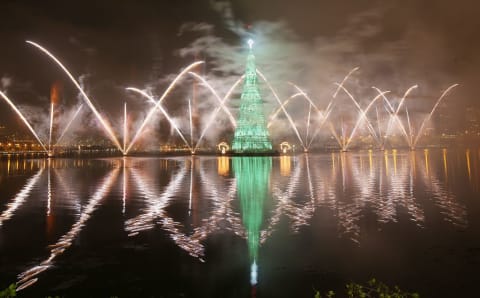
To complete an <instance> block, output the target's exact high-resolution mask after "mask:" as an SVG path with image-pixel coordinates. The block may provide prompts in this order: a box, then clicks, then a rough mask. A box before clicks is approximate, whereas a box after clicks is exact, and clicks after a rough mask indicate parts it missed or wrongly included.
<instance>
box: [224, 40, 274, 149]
mask: <svg viewBox="0 0 480 298" xmlns="http://www.w3.org/2000/svg"><path fill="white" fill-rule="evenodd" d="M252 44H253V41H252V40H249V45H250V49H249V52H248V56H247V66H246V69H245V80H244V83H243V91H242V95H241V97H240V113H239V117H238V121H237V128H236V129H235V135H234V138H233V143H232V150H233V152H235V153H262V152H271V151H272V142H271V141H270V136H269V133H268V130H267V125H266V121H265V116H264V114H263V101H262V96H261V95H260V90H259V89H258V85H257V83H258V79H257V71H256V70H257V69H256V67H255V56H254V55H253V52H252Z"/></svg>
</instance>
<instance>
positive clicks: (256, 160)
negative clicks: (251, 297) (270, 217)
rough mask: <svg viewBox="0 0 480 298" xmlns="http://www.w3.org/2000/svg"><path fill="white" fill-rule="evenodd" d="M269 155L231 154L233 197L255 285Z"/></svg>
mask: <svg viewBox="0 0 480 298" xmlns="http://www.w3.org/2000/svg"><path fill="white" fill-rule="evenodd" d="M271 169H272V158H271V157H234V158H233V171H234V173H235V178H236V180H237V197H238V198H239V200H240V204H241V213H242V222H243V225H244V227H245V230H246V233H247V235H246V236H247V242H248V252H249V255H250V263H251V271H250V283H251V284H252V285H256V284H257V270H258V267H257V266H258V265H257V263H258V248H259V245H260V228H261V226H262V223H263V209H264V204H265V200H266V198H267V196H268V193H269V191H268V190H269V186H270V172H271Z"/></svg>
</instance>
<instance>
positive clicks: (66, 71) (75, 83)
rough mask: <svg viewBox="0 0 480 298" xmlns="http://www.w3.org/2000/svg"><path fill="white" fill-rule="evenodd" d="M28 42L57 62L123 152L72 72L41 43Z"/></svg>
mask: <svg viewBox="0 0 480 298" xmlns="http://www.w3.org/2000/svg"><path fill="white" fill-rule="evenodd" d="M26 42H27V43H28V44H31V45H33V46H34V47H36V48H38V49H39V50H41V51H42V52H43V53H45V54H46V55H47V56H48V57H50V58H51V59H52V60H53V61H55V63H57V64H58V66H60V68H61V69H62V70H63V71H64V72H65V73H66V74H67V76H68V77H69V78H70V80H71V81H72V82H73V84H74V85H75V87H77V89H78V91H79V92H80V94H82V96H83V98H84V99H85V101H86V102H87V105H88V106H89V107H90V109H91V110H92V112H93V114H94V115H95V117H97V119H98V121H100V123H101V124H102V126H103V129H104V130H105V131H106V132H107V135H108V137H109V138H110V140H111V141H112V142H113V143H114V144H115V146H117V148H118V149H119V150H120V151H122V152H123V150H122V146H121V145H120V143H119V142H118V139H117V137H115V134H114V133H113V131H112V129H111V128H110V125H108V123H107V122H106V121H105V120H104V119H103V118H102V116H101V115H100V113H99V112H98V110H97V109H96V108H95V106H94V105H93V103H92V101H91V100H90V98H88V95H87V94H86V93H85V91H84V90H83V89H82V87H80V84H79V83H78V82H77V81H76V80H75V78H74V77H73V76H72V74H71V73H70V72H69V71H68V69H67V68H66V67H65V66H64V65H63V64H62V63H61V62H60V61H59V60H58V59H57V58H56V57H55V56H54V55H53V54H51V53H50V52H49V51H48V50H47V49H45V48H44V47H42V46H41V45H39V44H37V43H35V42H33V41H29V40H27V41H26Z"/></svg>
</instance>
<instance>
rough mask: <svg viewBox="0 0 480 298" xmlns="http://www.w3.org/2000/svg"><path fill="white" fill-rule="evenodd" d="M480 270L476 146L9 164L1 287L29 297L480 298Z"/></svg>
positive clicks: (2, 205)
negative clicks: (376, 291) (403, 295)
mask: <svg viewBox="0 0 480 298" xmlns="http://www.w3.org/2000/svg"><path fill="white" fill-rule="evenodd" d="M478 268H480V150H479V149H477V148H470V149H465V148H463V149H448V150H442V149H430V150H423V149H422V150H417V151H392V150H389V151H384V152H375V151H374V152H371V151H361V152H347V153H338V152H335V153H324V154H301V155H296V156H281V157H214V156H209V157H207V156H194V157H190V156H188V157H169V158H164V157H126V158H121V157H119V158H116V157H111V158H81V157H78V158H57V159H28V158H17V157H14V156H12V157H10V159H4V160H2V161H0V286H1V287H2V288H4V287H6V286H7V285H8V284H10V283H13V282H18V286H19V287H25V289H23V290H22V291H20V294H22V295H24V296H25V297H44V296H48V295H51V296H54V295H61V296H63V297H111V296H118V297H313V296H314V290H313V289H320V290H322V291H327V290H330V289H332V290H334V291H336V292H342V290H343V287H344V285H345V284H346V283H348V282H350V281H354V282H359V283H365V282H366V281H367V280H368V279H370V278H372V277H375V278H377V279H379V280H381V281H383V282H385V283H387V284H389V285H392V286H393V285H398V286H400V288H402V289H404V290H407V291H411V292H418V293H420V295H421V297H473V296H475V295H476V293H478V284H479V282H480V277H479V274H478Z"/></svg>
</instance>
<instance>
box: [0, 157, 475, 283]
mask: <svg viewBox="0 0 480 298" xmlns="http://www.w3.org/2000/svg"><path fill="white" fill-rule="evenodd" d="M477 153H478V154H475V150H471V149H468V150H465V151H462V152H460V153H458V152H451V151H449V150H446V149H444V150H441V151H431V150H423V151H417V152H402V151H396V150H392V151H384V152H372V151H368V152H365V153H345V152H342V153H331V154H325V155H308V154H304V155H297V156H282V157H273V158H272V157H233V158H230V157H226V156H221V157H215V158H212V157H195V156H192V157H187V158H175V159H141V158H139V159H135V158H128V157H125V158H119V159H111V160H109V161H108V162H107V161H102V162H100V164H105V168H106V174H105V176H104V177H103V178H101V179H99V181H100V183H97V182H95V183H94V184H93V185H90V184H89V185H86V186H84V187H83V188H82V187H81V186H76V185H75V183H72V181H76V179H78V181H81V180H82V179H83V178H80V176H79V175H83V170H84V169H86V168H90V167H98V166H99V161H98V160H97V161H95V160H89V159H85V160H82V159H79V160H69V159H51V160H18V159H17V160H10V159H8V160H6V161H5V162H3V163H0V165H1V166H0V175H1V179H0V183H2V185H4V184H5V183H8V179H11V178H12V177H16V176H17V175H20V174H21V175H24V176H26V177H27V179H26V182H25V184H24V185H23V186H22V187H21V188H20V190H19V191H18V193H16V194H15V195H13V196H11V199H9V201H8V203H6V204H5V205H4V206H2V208H3V209H2V210H3V211H1V213H0V228H5V227H6V225H5V222H7V221H9V220H11V219H12V218H13V217H14V215H15V214H17V213H18V212H19V210H21V209H22V208H26V207H25V206H26V205H28V204H26V202H27V201H28V200H29V198H30V197H31V196H32V189H34V188H38V189H39V191H40V192H43V194H44V198H45V201H44V203H45V205H44V206H45V209H42V210H45V211H44V213H43V214H44V216H46V223H47V234H48V235H50V236H48V239H50V238H51V237H53V236H51V235H53V232H52V231H53V228H54V225H55V218H54V216H55V204H57V203H58V204H60V203H62V204H64V205H65V206H67V207H68V208H71V209H72V210H75V212H76V221H75V223H74V224H73V225H72V226H71V227H70V229H69V230H68V232H66V233H65V234H64V235H62V236H60V237H59V238H58V239H57V240H56V242H55V240H54V241H52V242H54V244H52V245H50V246H49V247H48V250H49V256H48V257H47V258H46V259H45V260H44V261H41V262H39V263H38V264H37V265H35V266H33V267H31V268H28V269H27V270H25V271H24V272H23V273H21V274H19V275H18V279H19V280H18V286H19V289H20V290H21V289H23V288H25V287H28V286H30V285H32V284H34V283H35V282H36V281H37V279H38V276H39V274H40V273H42V272H44V271H45V270H47V269H48V268H50V267H51V266H52V265H53V262H54V260H55V259H56V258H57V257H58V256H60V255H62V254H63V253H64V251H65V250H66V249H68V248H70V247H71V245H72V242H73V240H74V239H76V238H77V237H78V235H79V233H80V232H81V231H82V229H83V228H84V227H85V226H86V225H87V224H88V220H89V219H90V218H91V217H92V216H93V213H94V211H95V210H96V209H97V208H98V206H100V205H102V204H103V203H102V200H103V199H104V198H105V197H106V196H107V195H109V194H110V193H111V192H112V191H111V190H112V189H114V188H115V185H117V186H118V189H119V195H118V197H115V198H116V199H118V202H120V201H121V208H120V209H119V210H121V211H119V212H121V213H122V214H123V217H122V218H124V219H125V221H124V225H123V228H124V231H125V232H126V234H128V236H129V237H136V236H137V235H139V234H141V233H143V232H146V231H149V230H151V229H152V228H154V227H158V228H159V229H160V230H162V231H163V232H164V233H166V234H167V235H168V237H169V238H170V240H171V241H172V242H173V243H174V244H175V245H176V246H177V247H178V248H180V249H181V250H182V251H185V252H186V253H188V255H190V256H192V257H193V259H194V260H198V261H201V262H208V259H206V257H205V245H206V244H205V243H206V240H207V238H208V237H209V236H212V235H213V234H215V233H217V232H219V231H221V232H229V233H232V234H234V235H236V236H238V237H240V238H241V239H244V240H245V243H246V244H247V246H248V253H249V261H250V273H251V276H250V281H251V284H252V285H256V284H257V282H258V278H257V272H258V265H259V263H261V262H260V261H259V260H258V256H259V250H260V249H261V246H262V245H263V244H264V243H265V242H266V241H268V240H269V239H270V238H271V237H272V235H273V233H274V231H275V230H276V229H279V228H280V227H281V226H284V225H280V222H284V223H286V224H287V225H288V227H289V228H290V230H291V232H293V233H299V232H301V229H302V227H305V226H308V225H311V224H312V218H313V217H314V215H315V214H316V212H317V211H318V210H319V209H321V210H322V212H323V211H328V212H329V214H331V215H332V218H333V219H334V220H335V224H336V225H337V227H338V236H339V237H345V238H347V239H349V240H351V241H353V242H355V243H361V241H362V235H363V231H362V229H363V228H364V225H362V222H363V221H364V220H365V218H366V217H369V220H372V219H373V220H374V221H375V224H376V226H377V227H378V228H379V229H381V228H382V226H383V225H385V224H387V223H396V222H399V221H406V220H408V221H410V222H412V223H414V224H415V225H416V226H418V228H420V229H421V228H423V227H425V226H426V224H428V220H427V219H428V216H426V214H429V212H431V210H434V211H435V212H436V214H439V215H440V216H441V218H442V219H443V220H444V221H445V222H447V223H449V224H451V225H453V226H454V227H456V228H460V229H463V228H465V227H466V226H467V224H468V222H467V209H466V206H465V201H464V200H462V199H460V198H458V197H457V196H458V193H455V192H454V191H452V184H453V183H454V182H455V181H458V180H462V177H464V179H463V180H465V181H468V183H469V185H470V186H471V187H472V188H473V189H474V190H475V191H478V185H479V174H478V173H479V172H478V170H479V169H478V160H479V159H480V151H477ZM74 169H78V171H77V172H75V171H74ZM120 172H121V175H120ZM76 175H77V176H76ZM462 175H463V176H462ZM45 176H46V177H45ZM42 179H43V180H42ZM40 181H44V182H46V183H43V184H42V183H40ZM87 182H88V180H87ZM79 183H80V182H79ZM42 185H45V186H44V187H43V188H42ZM94 185H96V186H95V187H94V189H93V192H92V193H93V194H87V195H84V197H86V198H88V200H86V201H85V202H82V200H81V192H82V191H83V192H84V191H85V189H91V187H92V186H94ZM59 194H62V195H59ZM32 199H33V198H32ZM131 201H141V202H142V204H141V205H135V206H134V205H133V204H132V205H131V204H130V202H131ZM178 202H183V203H185V204H183V205H181V206H182V207H181V208H184V211H185V212H184V213H183V214H184V215H183V217H178V214H175V212H173V211H172V210H171V209H170V208H169V207H170V206H172V205H174V204H176V203H178ZM187 206H188V207H187ZM177 210H178V208H177ZM372 214H373V215H374V216H373V217H371V216H370V215H372ZM122 220H123V219H122ZM7 226H8V225H7ZM9 227H10V226H9Z"/></svg>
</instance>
